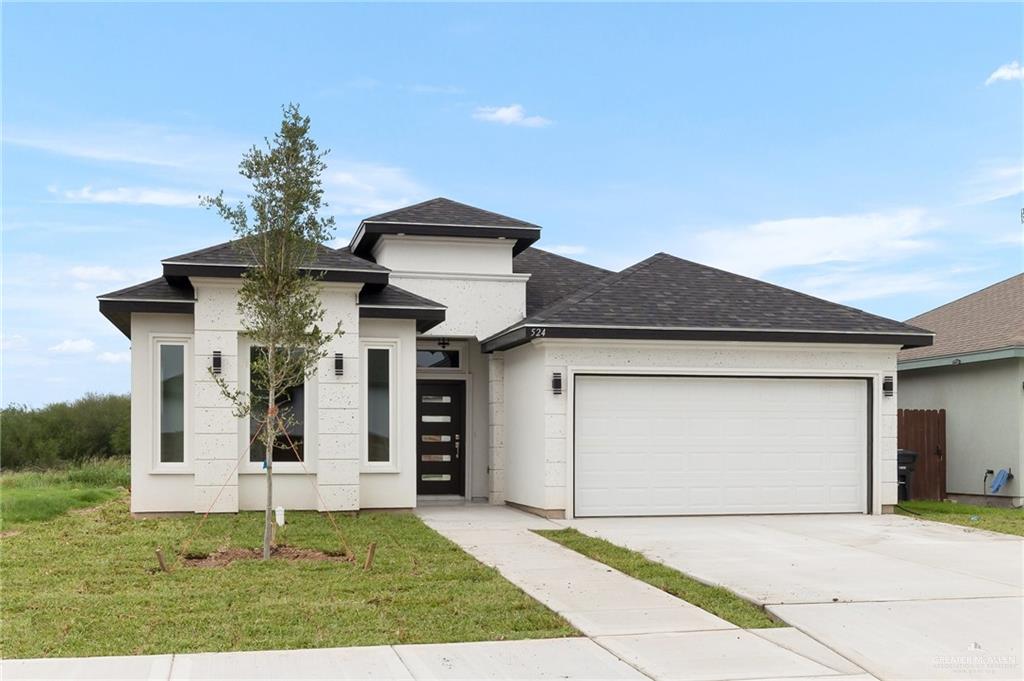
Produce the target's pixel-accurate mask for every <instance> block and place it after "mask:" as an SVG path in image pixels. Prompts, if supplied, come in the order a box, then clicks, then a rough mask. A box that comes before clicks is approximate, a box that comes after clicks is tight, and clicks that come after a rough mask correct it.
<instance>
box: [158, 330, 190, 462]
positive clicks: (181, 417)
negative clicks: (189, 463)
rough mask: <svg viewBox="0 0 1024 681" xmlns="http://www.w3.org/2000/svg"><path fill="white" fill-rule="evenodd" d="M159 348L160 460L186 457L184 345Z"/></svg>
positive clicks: (175, 459)
mask: <svg viewBox="0 0 1024 681" xmlns="http://www.w3.org/2000/svg"><path fill="white" fill-rule="evenodd" d="M158 347H159V348H160V463H184V461H185V346H184V345H171V344H161V345H159V346H158Z"/></svg>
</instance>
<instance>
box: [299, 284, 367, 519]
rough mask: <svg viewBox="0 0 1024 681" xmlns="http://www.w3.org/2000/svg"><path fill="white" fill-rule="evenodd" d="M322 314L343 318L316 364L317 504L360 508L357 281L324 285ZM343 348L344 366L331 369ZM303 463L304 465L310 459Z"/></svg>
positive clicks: (340, 508) (327, 507) (323, 507)
mask: <svg viewBox="0 0 1024 681" xmlns="http://www.w3.org/2000/svg"><path fill="white" fill-rule="evenodd" d="M320 296H321V301H322V302H323V305H324V308H325V311H326V315H325V319H329V320H331V321H333V320H336V319H337V320H339V321H341V328H342V330H343V331H344V333H343V334H342V335H341V336H340V337H338V338H335V339H334V340H332V341H331V343H330V345H329V346H328V348H327V357H326V358H325V359H324V360H322V361H321V362H320V365H319V366H318V367H317V381H316V383H317V387H316V390H317V404H316V413H317V419H316V426H317V460H316V462H315V464H313V463H312V462H310V464H312V465H314V466H315V467H316V485H317V493H318V498H317V508H318V509H319V510H321V511H355V510H358V509H359V465H360V457H361V456H362V443H361V441H360V436H359V431H360V424H359V399H360V398H359V385H360V384H359V371H360V364H361V361H360V357H359V311H358V308H357V307H356V303H357V296H358V287H353V286H343V285H323V286H322V287H321V292H320ZM336 353H341V354H342V357H343V362H344V372H343V374H342V375H341V376H338V375H337V374H336V373H335V371H334V356H335V354H336ZM310 464H307V465H310Z"/></svg>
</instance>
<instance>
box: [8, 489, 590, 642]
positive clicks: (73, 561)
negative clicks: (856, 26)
mask: <svg viewBox="0 0 1024 681" xmlns="http://www.w3.org/2000/svg"><path fill="white" fill-rule="evenodd" d="M19 475H32V476H35V477H33V478H32V479H31V483H32V484H31V485H30V484H28V481H26V485H25V486H22V487H21V488H20V489H25V490H27V489H30V488H33V487H34V489H35V490H36V496H35V498H36V499H37V500H39V508H33V504H32V503H31V499H32V496H31V495H28V496H27V497H26V498H25V499H23V500H22V501H20V502H19V503H18V504H17V505H16V506H13V508H14V509H15V511H16V513H12V515H13V516H14V517H13V518H11V517H6V518H4V532H2V533H0V574H2V575H3V598H2V599H0V622H2V625H0V627H2V629H0V657H3V658H26V657H71V656H74V657H78V656H93V655H146V654H159V653H172V652H179V653H186V652H218V651H235V650H238V651H240V650H267V649H287V648H321V647H334V646H357V645H383V644H398V643H447V642H456V641H494V640H512V639H529V638H555V637H563V636H578V635H579V633H578V632H577V631H576V630H575V629H574V628H573V627H572V626H571V625H570V624H568V623H567V622H566V621H565V620H564V619H562V618H561V617H560V616H559V615H557V614H556V613H554V612H552V611H551V610H549V609H548V608H547V607H545V606H544V605H542V604H540V603H538V602H537V601H535V600H534V599H533V598H531V597H530V596H528V595H527V594H525V593H524V592H523V591H521V590H520V589H519V588H518V587H516V586H515V585H513V584H512V583H510V582H508V581H507V580H506V579H505V578H504V577H502V576H501V575H500V574H499V573H498V572H497V570H494V569H493V568H490V567H487V566H485V565H483V564H481V563H479V562H478V561H477V560H476V559H474V558H473V557H472V556H470V555H468V554H467V553H465V552H464V551H462V549H460V548H459V547H458V546H456V545H455V544H453V543H452V542H450V541H448V540H447V539H445V538H444V537H442V536H441V535H439V534H438V533H436V532H434V531H433V530H431V529H430V528H429V527H427V526H426V525H424V524H423V522H422V521H421V520H420V519H419V518H418V517H416V516H415V515H413V514H412V513H407V512H404V513H403V512H378V513H375V512H363V513H358V514H352V515H348V514H335V516H334V517H335V520H336V521H337V522H338V524H339V526H340V528H341V531H342V533H343V534H344V536H345V538H346V539H347V541H348V543H349V544H350V545H351V546H352V548H353V550H354V551H355V552H356V554H357V560H356V561H343V560H338V559H333V560H308V559H302V560H294V559H293V560H287V559H283V558H275V559H271V560H270V561H261V560H253V559H248V558H245V557H242V558H238V559H235V560H232V561H231V562H230V563H228V564H226V565H223V564H221V565H218V566H216V567H202V566H190V565H184V564H180V563H179V564H178V565H177V566H176V567H175V569H173V570H172V571H171V572H170V573H165V572H161V571H160V570H159V569H158V568H157V560H156V557H155V553H154V552H155V549H157V548H161V549H162V550H163V552H164V554H165V555H166V556H167V559H168V562H169V563H172V564H173V563H174V562H175V558H176V552H178V551H179V550H180V548H181V547H182V546H183V545H184V544H185V542H186V540H187V538H188V537H189V536H191V535H192V533H193V531H194V530H195V528H196V525H197V523H199V521H200V517H199V516H195V515H192V514H187V515H181V516H175V517H167V518H146V519H139V518H133V517H132V516H131V514H130V513H129V509H128V496H127V491H126V490H125V489H120V490H117V491H116V492H115V497H114V498H112V499H109V500H108V501H106V502H104V503H101V504H100V505H98V506H94V507H92V508H84V509H83V508H79V509H74V508H71V507H70V506H67V505H65V506H67V508H68V509H70V510H67V509H65V510H66V512H64V513H63V514H61V515H56V516H55V517H50V519H48V520H39V519H37V518H41V517H47V516H49V515H53V514H52V511H53V509H54V508H55V506H54V502H53V501H52V500H53V499H54V498H58V497H61V495H63V490H64V489H65V488H66V487H67V485H69V484H70V485H71V489H85V488H86V485H84V484H83V483H82V481H81V479H79V480H78V481H77V482H74V483H69V482H68V481H67V479H66V478H67V476H66V475H57V474H53V475H51V474H49V473H42V474H36V473H33V474H22V473H15V474H12V476H11V477H12V478H14V476H19ZM78 475H79V478H81V474H78ZM47 476H49V477H47ZM9 480H10V478H5V479H4V482H5V485H4V488H3V494H4V496H5V497H6V496H7V494H8V492H9V488H12V487H13V488H19V486H18V485H17V484H16V479H15V484H13V485H12V484H11V483H10V482H9ZM46 480H49V481H50V483H52V484H50V485H47V484H45V481H46ZM94 482H96V483H97V485H98V487H96V488H95V489H98V490H105V489H108V488H107V487H106V486H105V485H106V484H107V483H108V480H107V479H105V478H104V477H103V476H102V475H101V476H99V477H97V478H96V479H95V480H94ZM53 488H56V489H53ZM105 495H106V493H103V494H101V495H100V496H101V497H102V496H105ZM78 499H79V501H81V497H78ZM4 501H5V504H4V513H5V515H6V514H7V512H8V510H9V509H10V508H12V506H11V505H9V504H7V503H6V502H7V499H6V498H5V500H4ZM79 501H76V502H75V503H74V504H72V506H74V505H78V503H79ZM83 503H84V502H83ZM58 505H59V504H58ZM15 520H17V522H14V521H15ZM286 520H287V523H286V525H285V526H284V527H283V528H281V529H279V531H278V533H277V541H278V544H279V545H286V546H288V547H291V549H290V550H289V551H288V552H286V553H288V555H290V556H293V557H294V556H296V555H298V556H309V555H321V554H322V553H326V554H329V555H334V554H337V552H338V550H339V548H340V546H339V539H338V536H337V534H335V532H334V530H333V528H332V527H331V524H330V522H329V520H328V518H327V517H326V516H324V515H321V514H319V513H316V512H311V511H310V512H297V511H296V512H291V511H290V512H288V514H287V518H286ZM262 535H263V514H262V513H238V514H214V515H210V516H209V518H208V519H207V520H206V522H205V523H204V524H203V526H202V528H201V529H200V530H199V532H198V534H197V536H196V537H195V540H194V541H193V543H192V544H191V546H190V549H189V552H188V554H189V556H190V557H191V558H192V559H193V560H196V559H198V558H200V557H201V556H204V555H210V556H211V558H212V557H214V556H215V555H216V554H217V553H218V552H219V551H220V550H221V549H228V550H229V551H230V553H232V554H233V555H235V556H246V555H247V554H248V552H247V551H245V549H256V548H258V547H259V546H260V543H261V541H262ZM371 542H376V543H377V551H376V558H375V560H374V563H373V566H372V568H371V569H370V570H368V571H364V570H363V561H364V559H365V556H366V552H367V547H368V546H369V544H370V543H371Z"/></svg>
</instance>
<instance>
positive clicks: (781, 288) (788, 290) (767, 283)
mask: <svg viewBox="0 0 1024 681" xmlns="http://www.w3.org/2000/svg"><path fill="white" fill-rule="evenodd" d="M658 255H663V256H666V257H669V258H674V259H675V260H681V261H682V262H686V263H689V264H691V265H695V266H697V267H700V268H703V269H705V270H714V271H715V272H722V273H724V274H728V275H729V276H732V277H737V278H739V279H744V280H746V281H752V282H755V283H757V284H760V285H763V286H770V287H771V288H774V289H777V290H779V291H783V292H785V293H792V294H796V295H798V296H800V297H802V298H807V299H809V300H814V301H817V302H820V303H828V304H829V305H835V306H836V307H841V308H844V309H847V310H852V311H854V312H857V313H859V314H863V315H867V316H869V317H873V318H875V319H880V320H882V321H885V322H892V321H895V320H893V319H890V318H889V317H883V316H882V315H879V314H875V313H874V312H868V311H867V310H862V309H860V308H859V307H853V306H852V305H844V304H843V303H837V302H835V301H834V300H828V299H827V298H821V297H819V296H812V295H811V294H810V293H804V292H803V291H798V290H796V289H792V288H786V287H785V286H782V285H780V284H773V283H772V282H770V281H765V280H764V279H756V278H754V277H748V276H747V275H745V274H737V273H736V272H730V271H729V270H724V269H722V268H721V267H712V266H711V265H705V264H703V263H699V262H696V261H694V260H687V259H686V258H680V257H679V256H677V255H672V254H671V253H664V252H662V253H659V254H658ZM899 323H900V324H903V325H904V326H909V327H911V328H913V329H916V330H917V331H921V332H923V333H932V332H931V331H929V330H928V329H922V328H920V327H917V326H913V325H912V324H907V323H906V322H899Z"/></svg>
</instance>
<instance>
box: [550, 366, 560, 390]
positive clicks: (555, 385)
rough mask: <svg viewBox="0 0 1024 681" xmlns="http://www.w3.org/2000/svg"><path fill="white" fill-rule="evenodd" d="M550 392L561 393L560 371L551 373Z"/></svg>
mask: <svg viewBox="0 0 1024 681" xmlns="http://www.w3.org/2000/svg"><path fill="white" fill-rule="evenodd" d="M551 392H553V393H554V394H556V395H561V394H562V373H561V372H560V371H556V372H555V373H553V374H551Z"/></svg>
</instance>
